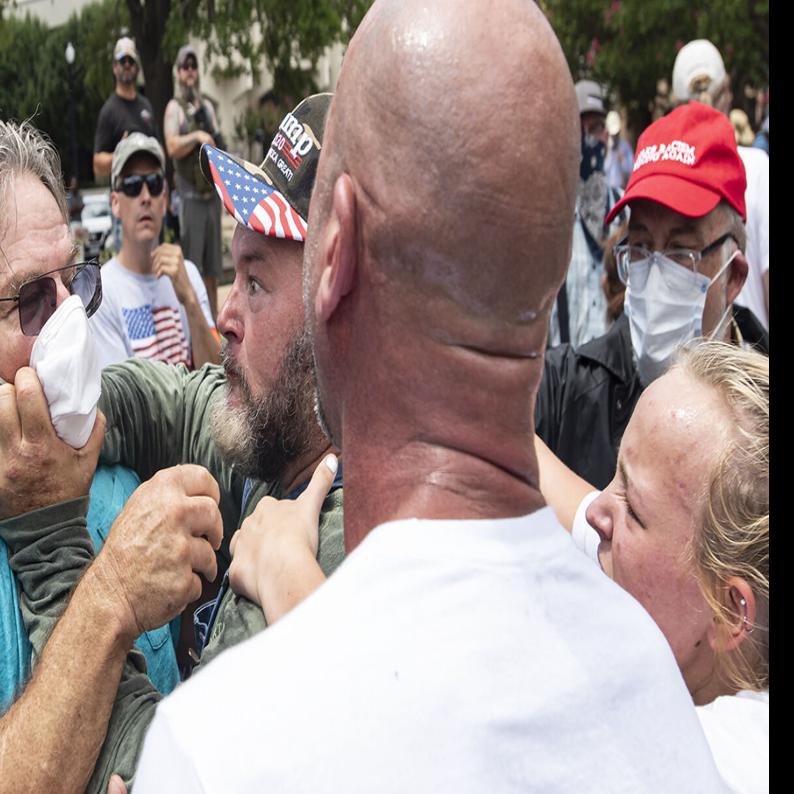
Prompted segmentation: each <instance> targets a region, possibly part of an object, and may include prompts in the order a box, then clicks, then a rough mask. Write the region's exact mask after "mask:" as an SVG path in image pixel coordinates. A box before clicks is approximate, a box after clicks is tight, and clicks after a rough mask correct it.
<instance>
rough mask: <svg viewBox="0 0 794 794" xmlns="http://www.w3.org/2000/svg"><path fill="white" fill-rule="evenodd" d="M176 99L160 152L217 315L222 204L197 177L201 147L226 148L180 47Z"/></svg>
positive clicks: (188, 251)
mask: <svg viewBox="0 0 794 794" xmlns="http://www.w3.org/2000/svg"><path fill="white" fill-rule="evenodd" d="M176 68H177V86H176V92H175V94H176V95H175V96H174V98H173V99H172V100H170V101H169V103H168V104H167V105H166V108H165V120H164V122H163V130H164V132H165V148H166V150H167V151H168V156H169V157H171V158H173V161H174V171H175V173H176V189H177V191H178V192H179V198H180V211H179V235H180V242H181V244H182V250H183V252H184V254H185V257H186V258H187V259H191V260H192V261H193V262H195V263H196V265H197V266H198V268H199V270H200V271H201V275H202V278H203V279H204V285H205V286H206V288H207V293H208V295H209V299H210V305H211V306H212V315H213V317H217V316H218V279H219V278H220V277H221V275H222V273H223V259H222V254H221V204H220V200H219V199H218V196H217V195H216V194H215V191H214V190H213V189H212V187H211V186H210V185H208V184H207V181H206V180H205V179H204V177H203V176H202V173H201V167H200V165H199V149H200V147H201V146H202V145H203V144H205V143H206V144H209V145H211V146H217V147H219V148H221V149H223V148H225V145H224V142H223V137H222V136H221V134H220V132H219V130H218V120H217V119H216V117H215V109H214V108H213V106H212V103H211V102H210V101H209V100H208V99H206V98H205V97H203V96H202V95H201V91H200V86H199V83H200V81H199V68H198V55H197V54H196V50H195V49H194V48H193V47H192V46H191V45H190V44H185V46H184V47H182V48H181V49H180V50H179V53H178V54H177V56H176Z"/></svg>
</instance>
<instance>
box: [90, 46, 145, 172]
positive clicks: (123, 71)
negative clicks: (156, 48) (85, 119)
mask: <svg viewBox="0 0 794 794" xmlns="http://www.w3.org/2000/svg"><path fill="white" fill-rule="evenodd" d="M139 66H140V59H139V57H138V51H137V50H136V49H135V42H133V40H132V39H130V38H128V37H126V36H124V37H122V38H120V39H119V40H118V41H117V42H116V46H115V47H114V49H113V76H114V77H115V78H116V88H115V90H114V91H113V93H112V94H111V95H110V96H109V97H108V99H107V101H106V102H105V104H104V105H102V110H100V111H99V119H98V120H97V125H96V136H95V138H94V177H95V178H96V179H97V180H99V179H101V178H103V177H108V176H110V165H111V163H112V162H113V151H114V150H115V148H116V146H117V145H118V142H119V141H120V140H121V139H122V138H123V137H125V135H126V134H128V133H130V132H142V133H143V134H144V135H151V136H154V137H157V138H159V135H158V131H157V125H156V123H155V120H154V111H153V110H152V103H151V102H149V100H148V99H147V98H146V97H145V96H141V95H140V94H138V91H137V89H136V85H135V83H136V80H137V79H138V69H139Z"/></svg>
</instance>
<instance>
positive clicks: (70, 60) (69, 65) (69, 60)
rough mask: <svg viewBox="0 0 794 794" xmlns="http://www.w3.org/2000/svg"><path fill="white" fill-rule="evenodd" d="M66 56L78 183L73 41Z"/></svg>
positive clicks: (71, 144)
mask: <svg viewBox="0 0 794 794" xmlns="http://www.w3.org/2000/svg"><path fill="white" fill-rule="evenodd" d="M64 54H65V56H66V77H67V79H68V81H69V143H70V146H71V150H72V174H74V178H75V182H77V179H78V167H77V128H76V126H75V113H74V58H75V54H76V53H75V49H74V45H73V44H72V42H71V41H70V42H69V43H68V44H67V45H66V52H65V53H64Z"/></svg>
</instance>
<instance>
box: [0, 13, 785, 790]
mask: <svg viewBox="0 0 794 794" xmlns="http://www.w3.org/2000/svg"><path fill="white" fill-rule="evenodd" d="M506 29H509V30H510V32H511V34H510V37H509V39H508V40H505V38H504V35H503V31H504V30H506ZM705 44H708V45H709V46H708V47H706V46H705V45H704V44H703V41H702V40H698V41H694V42H691V43H690V44H688V45H686V46H685V47H683V48H682V49H681V51H680V52H679V55H678V57H677V58H676V61H675V64H674V67H673V84H674V86H675V91H676V95H677V96H678V97H679V99H680V100H681V101H680V103H679V105H678V107H676V108H675V109H674V110H672V112H670V113H669V114H668V115H666V116H664V117H662V118H660V119H658V120H657V121H655V122H654V123H652V124H651V125H650V126H649V127H648V128H647V129H645V130H644V131H643V132H642V134H641V135H640V136H639V139H638V141H637V145H636V149H635V150H634V152H631V151H630V150H629V151H627V150H626V147H625V146H621V143H625V141H622V140H621V138H620V133H621V119H620V117H619V115H617V117H616V115H615V109H610V108H609V98H608V95H607V93H606V92H605V91H604V88H603V87H602V86H601V85H599V84H598V83H596V82H594V81H592V80H588V79H585V80H580V81H579V82H578V83H576V84H574V82H573V80H572V77H571V74H570V71H569V69H568V66H567V64H566V60H565V57H564V55H563V53H562V50H561V47H560V44H559V42H558V40H557V38H556V36H555V34H554V31H553V30H552V28H551V27H550V26H549V23H548V21H547V20H546V18H545V17H544V15H543V14H542V12H541V11H540V10H539V9H538V8H537V7H536V6H535V4H532V3H524V2H521V1H520V0H498V2H494V3H491V4H489V5H488V6H487V7H485V6H484V4H475V3H472V4H460V3H457V2H455V1H454V0H439V2H437V3H436V4H434V7H433V9H432V13H430V11H429V10H428V8H427V7H426V5H425V4H423V3H420V2H418V0H399V2H398V1H397V0H375V2H374V3H373V5H372V7H371V8H370V10H369V11H368V12H367V14H366V16H365V17H364V19H363V21H362V23H361V25H360V26H359V28H358V30H357V31H356V33H355V35H354V36H353V38H352V40H351V42H350V46H349V48H348V51H347V53H346V56H345V59H344V62H343V65H342V69H341V73H340V76H339V81H338V85H337V89H336V92H335V94H334V95H331V94H328V93H321V94H314V95H311V96H308V97H306V98H305V99H303V100H302V101H301V102H300V103H299V104H298V105H297V106H296V107H295V108H294V109H292V110H291V111H290V112H289V113H287V114H286V115H285V116H284V118H283V120H282V122H281V124H280V126H279V129H278V132H277V133H276V135H275V137H274V138H273V141H272V143H271V144H270V148H269V149H268V150H267V152H266V155H265V157H264V160H263V162H262V163H261V164H259V165H257V164H255V163H251V162H248V161H247V160H245V159H243V158H241V157H239V156H237V155H236V154H234V153H233V152H231V151H227V150H226V147H225V145H224V143H223V140H222V137H221V136H220V135H219V134H218V131H217V128H218V124H217V119H216V118H215V116H214V111H213V109H212V107H211V103H209V102H207V101H206V100H205V99H203V98H202V97H201V95H200V93H199V92H198V63H199V61H198V56H197V53H196V51H195V49H194V48H192V47H191V46H190V45H186V46H185V47H183V48H182V49H181V50H180V51H179V55H178V56H177V61H176V66H177V71H178V90H177V95H176V96H175V98H174V99H173V100H172V101H171V103H170V104H169V105H168V108H167V110H166V116H165V119H164V124H163V133H164V136H165V141H164V143H165V147H163V145H162V144H161V142H160V141H159V140H158V135H159V132H158V130H157V127H156V125H155V124H154V121H153V116H152V112H151V105H150V104H149V103H148V102H147V101H145V98H144V97H141V96H140V95H138V94H137V91H136V89H135V77H136V76H137V68H138V56H137V51H136V48H135V44H134V42H132V41H131V40H130V39H126V38H125V39H121V40H120V41H119V42H118V43H117V45H116V48H115V52H114V66H113V69H114V74H115V76H116V90H115V92H114V94H113V95H112V96H111V97H110V99H109V100H108V102H107V103H106V104H105V106H104V107H103V109H102V113H101V114H100V121H99V124H98V129H97V147H96V148H97V151H96V154H95V170H96V171H97V172H98V173H104V174H106V175H107V176H108V177H109V179H110V189H111V205H112V210H113V213H114V216H115V217H116V218H117V219H118V223H119V248H118V252H117V254H116V256H114V257H113V258H112V259H111V260H110V261H109V262H107V263H105V264H104V265H103V266H102V267H101V268H100V267H99V266H98V265H97V264H96V263H93V262H77V263H76V262H75V250H76V249H75V244H74V240H73V238H72V236H71V232H70V229H69V212H68V207H67V200H66V194H65V190H64V183H63V177H62V173H61V168H60V162H59V159H58V155H57V153H56V152H55V150H54V148H53V147H52V145H51V143H50V142H49V141H48V139H47V137H46V136H45V135H43V134H42V133H41V132H40V131H39V130H37V129H35V127H33V126H32V125H31V124H30V123H29V122H22V123H17V122H14V121H0V206H2V208H3V214H2V218H3V220H2V222H0V250H2V253H3V264H2V266H0V335H1V336H2V342H3V344H2V346H0V350H2V353H0V637H2V655H0V791H5V790H8V791H14V792H21V791H29V790H30V791H34V790H35V791H40V790H53V791H67V792H77V791H89V792H96V793H97V794H105V793H106V792H107V793H108V794H121V793H122V792H127V791H134V792H155V791H163V792H166V791H168V792H174V791H180V792H182V791H184V792H192V791H196V792H199V791H201V792H210V791H212V792H237V791H239V792H243V791H266V790H277V791H306V792H308V791H311V792H322V791H337V790H340V789H343V788H344V789H349V790H353V791H365V790H366V791H384V792H405V791H411V792H414V791H427V792H430V791H433V792H437V791H450V792H451V791H455V792H459V791H464V792H465V791H471V792H475V791H476V792H481V791H487V792H491V791H505V792H506V791H537V792H581V791H588V792H589V791H593V792H601V791H603V792H639V791H648V792H657V791H698V792H711V791H714V792H720V791H726V790H727V791H732V792H741V794H755V792H763V791H768V790H769V773H768V758H769V749H768V745H769V727H768V719H769V609H770V605H769V364H768V351H769V334H768V267H769V266H768V258H769V257H768V237H769V234H768V214H767V207H768V162H767V164H766V175H762V176H760V177H758V178H755V176H754V175H753V174H754V173H755V174H756V175H757V174H758V173H759V172H760V171H762V170H763V169H762V168H760V167H759V169H758V171H755V172H754V171H753V170H752V169H753V168H754V167H755V166H754V165H752V163H760V160H758V157H764V158H767V160H768V154H765V153H764V152H761V151H758V150H756V151H755V153H754V154H753V155H751V157H750V158H749V159H748V158H747V157H746V154H744V153H742V148H743V147H742V146H737V139H736V134H735V132H734V127H733V125H732V123H731V121H730V120H729V117H728V111H729V110H730V98H728V99H727V100H725V96H726V92H728V93H729V88H728V87H727V78H726V74H725V69H724V64H722V59H721V56H720V55H719V53H718V52H717V51H716V48H713V45H710V43H709V42H706V43H705ZM711 48H713V49H714V52H716V57H717V58H719V64H717V62H716V60H715V58H714V52H712V49H711ZM720 65H721V66H722V71H721V72H720V69H719V68H718V67H719V66H720ZM384 86H388V87H389V92H388V96H389V101H388V102H384V101H383V97H384V94H383V87H384ZM726 103H727V104H726ZM610 113H612V114H613V115H612V116H610ZM124 119H127V120H128V121H124ZM130 119H132V120H133V121H129V120H130ZM133 122H134V123H133ZM506 123H509V124H510V125H511V126H512V127H514V128H515V129H520V130H522V131H523V133H524V134H523V135H522V136H521V137H520V139H519V138H515V137H513V138H512V139H511V144H510V146H508V147H506V146H505V145H504V144H505V129H506ZM141 125H143V127H145V128H143V129H142V128H141ZM208 130H210V131H208ZM100 132H101V134H100ZM497 147H498V149H497ZM497 151H498V155H497ZM755 154H757V155H758V157H756V156H755ZM166 155H168V156H169V157H171V158H173V159H174V161H175V172H176V175H177V187H178V190H179V192H180V194H181V198H182V202H181V212H180V216H181V217H180V228H181V230H182V239H181V244H169V243H164V242H161V239H162V226H163V220H164V217H165V216H166V210H167V207H168V201H169V198H168V195H169V191H168V185H167V183H166ZM764 191H766V193H765V192H764ZM418 209H419V210H421V211H417V210H418ZM216 210H217V212H218V213H220V212H221V211H225V212H227V213H228V214H229V215H231V216H232V217H233V218H234V220H235V222H236V226H235V230H234V236H233V239H232V249H231V253H232V260H233V263H234V281H233V284H232V286H231V291H230V292H229V295H228V297H227V299H226V301H225V302H224V303H223V305H222V306H220V307H217V305H216V303H215V302H214V300H215V299H214V297H213V296H214V293H215V290H216V288H217V278H218V276H219V275H220V258H217V259H216V258H215V256H214V252H215V250H216V246H219V245H220V217H219V216H218V217H217V218H216V217H215V212H216ZM572 221H573V225H572ZM756 277H757V280H758V284H759V285H760V289H761V293H760V294H761V295H762V298H763V302H762V304H759V305H763V306H764V309H765V314H764V316H763V317H759V316H757V314H756V312H755V306H754V303H753V301H754V300H755V299H754V298H752V297H750V298H748V299H747V300H745V301H744V302H743V301H742V296H743V295H745V294H748V293H746V292H745V291H746V285H747V283H748V282H749V280H750V279H752V278H756ZM756 297H757V296H756ZM274 624H278V625H274Z"/></svg>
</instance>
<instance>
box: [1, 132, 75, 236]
mask: <svg viewBox="0 0 794 794" xmlns="http://www.w3.org/2000/svg"><path fill="white" fill-rule="evenodd" d="M22 174H32V175H33V176H34V177H36V178H37V179H40V180H41V183H42V184H43V185H44V187H46V188H47V190H49V191H50V193H52V197H53V198H54V199H55V203H56V204H57V205H58V209H59V210H60V212H61V215H62V216H63V219H64V222H65V223H68V218H69V213H68V210H67V205H66V191H65V190H64V186H63V178H62V172H61V158H60V157H59V156H58V152H57V150H56V149H55V146H53V143H52V141H51V140H50V139H49V137H48V136H47V135H46V134H45V133H43V132H40V131H39V130H37V129H36V128H35V127H34V126H33V125H32V124H31V123H30V122H29V121H23V122H21V123H19V124H18V123H17V122H15V121H2V120H0V204H2V203H3V202H4V201H5V198H6V196H7V194H8V190H9V189H10V187H11V185H12V184H13V181H14V178H15V177H17V176H21V175H22Z"/></svg>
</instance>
